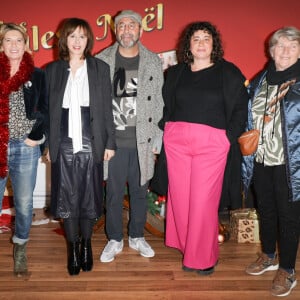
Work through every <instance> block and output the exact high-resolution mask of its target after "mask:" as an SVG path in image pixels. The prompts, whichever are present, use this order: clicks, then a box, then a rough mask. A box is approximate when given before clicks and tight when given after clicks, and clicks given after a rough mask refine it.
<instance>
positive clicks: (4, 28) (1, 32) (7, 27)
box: [0, 23, 31, 53]
mask: <svg viewBox="0 0 300 300" xmlns="http://www.w3.org/2000/svg"><path fill="white" fill-rule="evenodd" d="M11 30H16V31H19V32H20V33H21V35H22V36H23V39H24V42H25V45H26V51H27V52H29V53H31V51H30V49H29V36H28V34H27V32H26V31H25V29H24V28H23V27H22V26H20V25H18V24H15V23H3V24H0V51H2V44H3V39H4V36H5V35H6V33H7V32H9V31H11Z"/></svg>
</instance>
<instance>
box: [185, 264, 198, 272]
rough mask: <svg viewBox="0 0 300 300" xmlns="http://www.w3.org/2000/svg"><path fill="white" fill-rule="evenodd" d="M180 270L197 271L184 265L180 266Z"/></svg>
mask: <svg viewBox="0 0 300 300" xmlns="http://www.w3.org/2000/svg"><path fill="white" fill-rule="evenodd" d="M182 270H183V271H185V272H194V271H197V269H193V268H189V267H186V266H185V265H182Z"/></svg>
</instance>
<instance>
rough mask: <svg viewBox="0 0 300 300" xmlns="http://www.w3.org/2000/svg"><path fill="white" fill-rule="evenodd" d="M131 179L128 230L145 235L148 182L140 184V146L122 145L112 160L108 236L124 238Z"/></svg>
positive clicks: (107, 222) (109, 180) (107, 223)
mask: <svg viewBox="0 0 300 300" xmlns="http://www.w3.org/2000/svg"><path fill="white" fill-rule="evenodd" d="M126 182H127V183H128V190H129V199H130V213H129V226H128V234H129V236H130V237H132V238H136V237H143V236H144V226H145V223H146V218H147V209H148V204H147V199H146V194H147V188H148V182H147V183H146V184H145V185H143V186H141V185H140V167H139V162H138V154H137V149H127V148H119V149H118V150H117V151H116V153H115V156H114V157H113V158H112V159H111V160H110V161H109V165H108V179H107V186H106V206H105V207H106V234H107V236H108V238H109V239H114V240H117V241H121V240H122V238H123V222H122V221H123V217H122V214H123V213H122V211H123V199H124V193H125V186H126Z"/></svg>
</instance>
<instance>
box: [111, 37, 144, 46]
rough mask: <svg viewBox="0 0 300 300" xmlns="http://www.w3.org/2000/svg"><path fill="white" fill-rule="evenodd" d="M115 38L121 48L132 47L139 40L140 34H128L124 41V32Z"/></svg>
mask: <svg viewBox="0 0 300 300" xmlns="http://www.w3.org/2000/svg"><path fill="white" fill-rule="evenodd" d="M116 39H117V41H118V43H119V44H120V45H121V46H122V47H123V48H132V47H134V46H135V45H136V44H137V42H138V41H139V39H140V35H137V36H134V35H133V34H130V39H128V38H127V39H126V41H125V40H124V34H121V35H120V36H117V37H116Z"/></svg>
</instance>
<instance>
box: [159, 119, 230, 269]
mask: <svg viewBox="0 0 300 300" xmlns="http://www.w3.org/2000/svg"><path fill="white" fill-rule="evenodd" d="M164 144H165V151H166V156H167V164H168V177H169V189H168V199H167V212H166V245H167V246H169V247H173V248H177V249H179V250H180V251H181V252H182V254H183V265H185V266H186V267H190V268H194V269H206V268H210V267H212V266H214V265H215V264H216V262H217V260H218V256H219V246H218V207H219V202H220V197H221V191H222V183H223V177H224V170H225V165H226V160H227V154H228V151H229V147H230V143H229V140H228V138H227V136H226V132H225V130H222V129H217V128H213V127H210V126H207V125H202V124H195V123H187V122H168V123H167V124H166V126H165V132H164Z"/></svg>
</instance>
